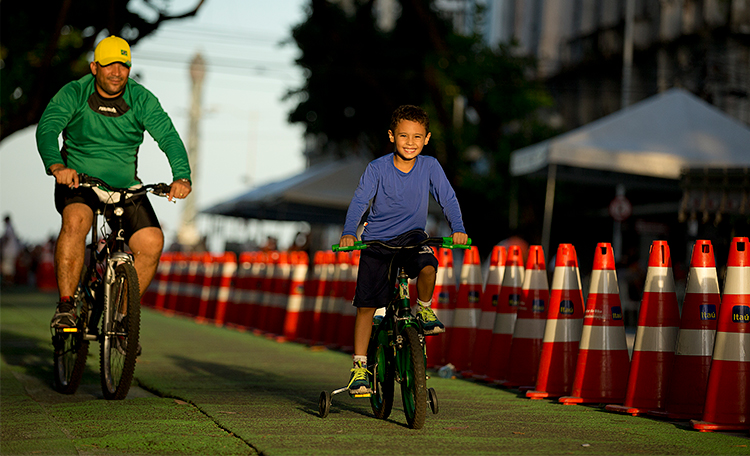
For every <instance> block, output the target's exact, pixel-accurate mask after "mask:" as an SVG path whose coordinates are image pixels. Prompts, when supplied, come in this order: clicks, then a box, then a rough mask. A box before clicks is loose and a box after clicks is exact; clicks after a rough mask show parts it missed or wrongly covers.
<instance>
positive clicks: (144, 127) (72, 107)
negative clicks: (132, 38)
mask: <svg viewBox="0 0 750 456" xmlns="http://www.w3.org/2000/svg"><path fill="white" fill-rule="evenodd" d="M130 67H131V56H130V46H129V45H128V43H127V42H126V41H125V40H123V39H122V38H119V37H116V36H110V37H108V38H105V39H103V40H102V41H101V42H100V43H99V44H98V45H97V47H96V49H95V51H94V61H93V62H91V64H90V69H91V74H89V75H86V76H84V77H82V78H81V79H79V80H77V81H72V82H70V83H68V84H66V85H65V86H63V88H62V89H60V91H59V92H57V94H56V95H55V96H54V97H53V98H52V100H51V101H50V103H49V104H48V105H47V108H46V109H45V111H44V113H43V114H42V118H41V119H40V121H39V125H38V126H37V130H36V140H37V148H38V150H39V154H40V155H41V157H42V161H43V162H44V167H45V170H46V172H47V174H49V175H52V176H54V177H55V181H56V185H55V208H56V209H57V211H58V212H59V213H60V214H61V216H62V226H61V228H60V235H59V237H58V239H57V245H56V248H55V274H56V276H57V284H58V288H59V293H60V301H59V302H58V305H57V310H56V311H55V315H54V317H53V318H52V322H51V326H52V327H55V328H66V327H67V328H70V327H74V326H75V324H76V322H75V320H76V315H75V305H74V303H73V299H72V296H73V294H74V293H75V290H76V287H77V285H78V280H79V275H80V272H81V269H82V268H83V263H84V254H85V249H86V234H88V232H89V229H90V228H91V224H92V222H93V217H94V212H95V211H96V210H97V209H98V208H100V207H102V206H103V204H104V203H105V202H109V201H110V200H111V199H112V195H111V194H110V193H109V192H107V191H106V190H103V189H100V188H84V187H79V185H78V184H79V181H78V173H84V174H87V175H89V176H93V177H97V178H99V179H101V180H102V181H104V182H106V183H107V184H108V185H110V186H111V187H115V188H131V187H134V186H138V185H140V184H141V181H140V179H138V176H137V163H138V148H139V146H140V145H141V143H143V132H144V131H148V132H149V134H150V135H151V136H152V137H153V138H154V140H156V142H157V143H158V144H159V148H160V149H161V150H162V151H164V153H165V154H166V155H167V159H168V160H169V164H170V166H171V168H172V176H173V180H174V182H172V184H171V190H170V192H169V196H168V198H169V200H170V201H172V199H174V198H180V199H181V198H185V197H186V196H187V195H189V194H190V192H191V190H192V187H191V181H190V164H189V163H188V156H187V152H186V150H185V146H184V144H183V142H182V140H181V139H180V136H179V135H178V133H177V131H176V130H175V128H174V125H173V124H172V121H171V120H170V118H169V116H168V115H167V113H166V112H164V110H163V109H162V107H161V104H160V103H159V100H157V98H156V97H155V96H154V95H153V94H152V93H151V92H150V91H148V90H147V89H146V88H145V87H143V86H142V85H140V84H139V83H137V82H136V81H134V80H132V79H130V77H129V75H130ZM61 133H62V135H63V146H62V150H60V149H59V146H58V137H59V136H60V134H61ZM124 210H125V213H124V216H123V226H124V229H125V240H126V242H127V244H128V246H129V247H130V250H131V251H132V252H133V256H134V261H135V269H136V271H137V273H138V282H139V284H140V294H141V295H143V292H144V291H145V290H146V289H147V288H148V286H149V283H151V280H152V279H153V277H154V275H155V273H156V268H157V266H158V263H159V258H160V256H161V252H162V248H163V246H164V234H163V233H162V230H161V226H160V225H159V221H158V219H157V218H156V214H155V212H154V210H153V208H152V207H151V204H150V203H149V201H148V199H147V198H146V195H145V194H142V195H138V196H133V197H132V198H129V199H128V201H127V202H126V204H125V205H124Z"/></svg>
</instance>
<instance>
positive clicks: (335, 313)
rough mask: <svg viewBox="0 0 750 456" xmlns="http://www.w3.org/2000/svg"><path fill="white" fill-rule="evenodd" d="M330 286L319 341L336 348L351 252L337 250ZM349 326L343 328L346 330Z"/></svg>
mask: <svg viewBox="0 0 750 456" xmlns="http://www.w3.org/2000/svg"><path fill="white" fill-rule="evenodd" d="M335 258H336V259H335V260H334V269H333V276H332V277H331V287H330V288H329V290H328V295H327V297H326V303H325V309H324V313H323V330H322V340H321V342H322V343H323V344H324V345H325V346H326V347H328V348H337V345H336V342H337V340H338V333H339V320H340V319H341V313H342V312H343V311H344V307H345V304H344V287H345V285H346V283H347V282H348V280H349V269H350V266H351V252H338V253H337V254H336V255H335ZM348 329H349V328H344V331H347V330H348Z"/></svg>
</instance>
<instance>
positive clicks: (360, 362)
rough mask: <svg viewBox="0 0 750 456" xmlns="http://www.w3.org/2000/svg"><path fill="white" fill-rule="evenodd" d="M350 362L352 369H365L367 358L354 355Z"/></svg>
mask: <svg viewBox="0 0 750 456" xmlns="http://www.w3.org/2000/svg"><path fill="white" fill-rule="evenodd" d="M352 360H353V361H354V367H367V356H362V355H354V356H352Z"/></svg>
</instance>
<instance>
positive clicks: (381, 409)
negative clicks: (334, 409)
mask: <svg viewBox="0 0 750 456" xmlns="http://www.w3.org/2000/svg"><path fill="white" fill-rule="evenodd" d="M378 339H379V337H378V336H377V335H376V337H373V338H372V341H371V342H370V347H369V348H368V350H367V365H368V366H370V368H371V369H372V371H373V375H372V376H371V377H370V388H372V390H373V393H372V395H371V396H370V406H371V407H372V413H373V414H374V415H375V418H378V419H381V420H384V419H386V418H388V417H389V416H390V414H391V409H392V408H393V390H394V389H395V383H394V371H393V369H394V365H393V354H392V352H393V349H392V348H389V347H388V346H387V345H384V344H382V343H380V342H379V341H378ZM389 350H390V354H389Z"/></svg>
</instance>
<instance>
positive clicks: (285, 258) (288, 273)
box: [266, 252, 292, 337]
mask: <svg viewBox="0 0 750 456" xmlns="http://www.w3.org/2000/svg"><path fill="white" fill-rule="evenodd" d="M291 281H292V264H291V261H290V258H289V252H279V260H278V262H277V264H276V268H275V270H274V281H273V289H272V290H271V294H272V297H271V305H270V306H269V308H268V321H267V323H266V328H267V329H268V335H269V336H276V337H280V336H282V335H283V333H284V318H285V315H286V306H287V300H288V299H289V286H290V284H291Z"/></svg>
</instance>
